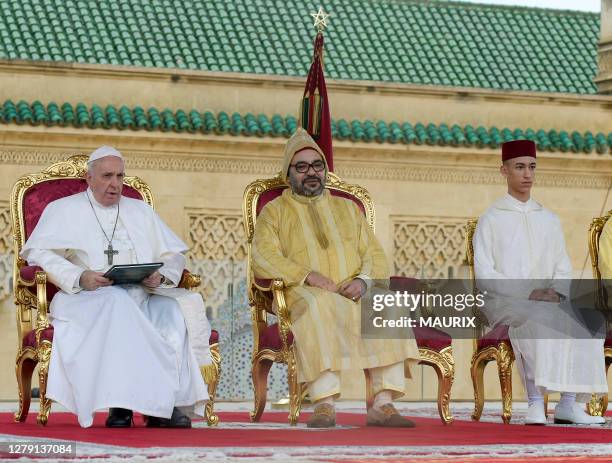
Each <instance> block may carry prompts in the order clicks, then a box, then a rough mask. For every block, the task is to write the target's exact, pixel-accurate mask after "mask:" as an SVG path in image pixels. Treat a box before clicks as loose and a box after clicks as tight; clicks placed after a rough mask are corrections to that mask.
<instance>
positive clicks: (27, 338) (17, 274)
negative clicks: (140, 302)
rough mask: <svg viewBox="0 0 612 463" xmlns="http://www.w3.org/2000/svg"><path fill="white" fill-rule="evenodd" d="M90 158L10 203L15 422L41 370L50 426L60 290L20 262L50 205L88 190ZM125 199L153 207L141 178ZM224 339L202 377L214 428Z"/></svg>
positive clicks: (191, 284)
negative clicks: (54, 308) (52, 315)
mask: <svg viewBox="0 0 612 463" xmlns="http://www.w3.org/2000/svg"><path fill="white" fill-rule="evenodd" d="M86 164H87V156H72V157H70V158H68V159H67V160H66V161H62V162H57V163H55V164H52V165H51V166H49V167H47V168H46V169H44V170H43V171H41V172H38V173H34V174H28V175H24V176H22V177H21V178H20V179H19V180H18V181H17V183H15V185H14V187H13V191H12V193H11V198H10V209H11V222H12V227H13V238H14V255H15V257H14V266H13V289H14V298H15V306H16V310H17V342H18V345H17V360H16V374H17V385H18V390H19V410H18V411H17V413H15V421H18V422H23V421H25V420H26V418H27V416H28V412H29V409H30V401H31V384H32V375H33V373H34V369H35V367H36V365H38V381H39V386H40V387H39V390H40V411H39V413H38V418H37V422H38V423H39V424H42V425H46V424H47V421H48V419H49V413H50V411H51V401H50V400H49V399H48V398H47V397H46V389H47V374H48V370H49V360H50V357H51V349H52V346H53V325H52V324H51V322H50V321H49V318H48V309H49V304H50V302H51V300H52V298H53V296H54V295H55V293H57V291H58V289H57V288H56V287H55V286H54V285H53V284H51V283H50V282H48V281H47V275H46V273H45V272H44V270H43V269H42V268H40V267H34V266H29V265H28V264H27V262H25V261H24V260H23V259H21V258H20V257H19V253H20V252H21V249H22V247H23V245H24V244H25V242H26V240H27V238H28V236H29V235H30V233H31V232H32V230H34V227H35V226H36V224H37V223H38V220H39V219H40V215H41V214H42V212H43V210H44V208H45V207H46V205H47V204H49V203H50V202H51V201H54V200H56V199H59V198H62V197H65V196H68V195H71V194H75V193H78V192H81V191H84V190H85V189H86V188H87V184H86V182H85V173H86V171H87V165H86ZM123 195H124V196H128V197H132V198H135V199H140V200H143V201H145V202H146V203H147V204H149V205H151V206H153V195H152V194H151V190H150V188H149V186H148V185H147V184H146V183H145V182H143V181H142V180H141V179H139V178H138V177H125V180H124V189H123ZM199 284H200V276H199V275H195V274H192V273H189V272H188V271H186V270H185V271H184V272H183V276H182V279H181V282H180V284H179V287H182V288H186V289H192V288H195V287H197V286H199ZM218 341H219V334H218V333H217V332H216V331H213V332H212V335H211V337H210V340H209V342H210V350H211V354H212V357H213V364H212V365H211V366H208V367H205V371H204V372H203V373H204V375H205V377H206V378H205V379H206V380H207V383H208V391H209V395H210V401H209V403H208V404H207V405H206V420H207V422H208V424H209V425H211V426H212V425H215V424H217V422H218V420H219V419H218V417H217V415H216V414H215V413H214V399H215V394H216V389H217V384H218V382H219V376H220V363H221V358H220V354H219V345H218Z"/></svg>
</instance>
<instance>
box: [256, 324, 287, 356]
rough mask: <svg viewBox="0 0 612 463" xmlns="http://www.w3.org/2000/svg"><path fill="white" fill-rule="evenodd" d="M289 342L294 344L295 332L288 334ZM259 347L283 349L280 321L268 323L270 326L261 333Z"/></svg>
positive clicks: (275, 349)
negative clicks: (279, 332)
mask: <svg viewBox="0 0 612 463" xmlns="http://www.w3.org/2000/svg"><path fill="white" fill-rule="evenodd" d="M287 344H288V345H289V346H291V345H292V344H293V333H291V332H290V333H289V334H288V335H287ZM259 348H260V349H270V350H274V351H279V350H281V339H280V335H279V334H278V323H274V324H273V325H268V327H267V328H266V329H265V330H263V331H261V332H260V333H259Z"/></svg>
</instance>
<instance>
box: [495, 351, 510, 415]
mask: <svg viewBox="0 0 612 463" xmlns="http://www.w3.org/2000/svg"><path fill="white" fill-rule="evenodd" d="M513 362H514V353H513V352H512V348H511V347H510V346H509V345H508V344H506V343H505V342H503V343H501V344H499V345H498V346H497V372H498V374H499V384H500V386H501V395H502V420H503V422H504V423H505V424H508V423H510V420H511V419H512V363H513Z"/></svg>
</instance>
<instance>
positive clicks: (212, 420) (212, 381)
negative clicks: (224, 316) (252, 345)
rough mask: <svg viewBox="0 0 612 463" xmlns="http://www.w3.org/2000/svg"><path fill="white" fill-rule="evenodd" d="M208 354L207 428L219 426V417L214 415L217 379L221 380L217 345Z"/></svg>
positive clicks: (219, 356)
mask: <svg viewBox="0 0 612 463" xmlns="http://www.w3.org/2000/svg"><path fill="white" fill-rule="evenodd" d="M210 354H211V357H212V361H213V370H212V373H213V374H212V377H211V378H209V381H208V402H206V407H205V410H204V413H205V416H206V423H207V424H208V426H217V424H219V417H218V416H217V414H216V413H215V397H216V395H217V386H218V385H219V379H220V378H221V354H220V353H219V344H213V345H211V346H210Z"/></svg>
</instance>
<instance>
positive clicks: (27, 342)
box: [21, 325, 53, 348]
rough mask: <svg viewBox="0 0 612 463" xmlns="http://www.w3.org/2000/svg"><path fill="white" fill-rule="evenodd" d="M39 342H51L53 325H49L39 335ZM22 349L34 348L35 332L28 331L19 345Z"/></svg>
mask: <svg viewBox="0 0 612 463" xmlns="http://www.w3.org/2000/svg"><path fill="white" fill-rule="evenodd" d="M40 341H41V342H42V341H51V342H53V325H50V326H49V327H48V328H45V330H43V332H42V333H41V334H40ZM21 345H22V346H23V347H34V348H35V347H36V330H32V331H30V332H29V333H28V334H26V335H25V336H24V338H23V342H22V343H21Z"/></svg>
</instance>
